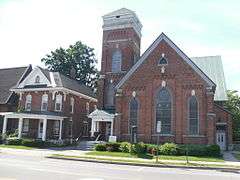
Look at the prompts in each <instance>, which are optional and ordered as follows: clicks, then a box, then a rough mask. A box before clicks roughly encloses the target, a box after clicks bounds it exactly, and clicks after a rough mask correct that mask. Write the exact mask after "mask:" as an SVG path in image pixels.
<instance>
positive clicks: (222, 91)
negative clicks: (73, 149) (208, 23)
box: [89, 8, 232, 149]
mask: <svg viewBox="0 0 240 180" xmlns="http://www.w3.org/2000/svg"><path fill="white" fill-rule="evenodd" d="M141 29H142V24H141V22H140V20H139V19H138V17H137V15H136V14H135V12H133V11H131V10H128V9H126V8H122V9H119V10H117V11H114V12H111V13H109V14H106V15H104V16H103V41H102V62H101V77H100V81H99V89H98V104H99V106H98V109H97V110H95V111H94V112H93V113H91V114H90V116H89V117H90V118H92V125H91V126H92V127H91V134H92V136H99V134H100V135H103V136H104V137H105V138H106V139H107V138H108V137H109V136H110V137H116V138H117V140H121V141H125V140H126V141H131V142H139V141H143V142H147V143H156V140H157V136H158V135H159V136H160V141H161V142H169V141H171V142H175V143H179V144H184V143H193V144H219V145H220V147H221V148H222V149H227V147H228V146H229V145H230V144H231V143H232V123H231V114H230V113H229V112H228V111H227V110H226V109H225V108H224V106H223V102H224V101H226V100H227V95H226V83H225V77H224V71H223V65H222V61H221V57H220V56H206V57H194V58H190V57H188V56H187V55H186V54H185V53H184V52H183V51H182V50H181V49H180V48H179V47H178V46H177V45H176V44H175V43H174V42H173V41H172V40H171V39H170V38H169V37H167V36H166V35H165V34H164V33H162V34H160V35H159V36H158V38H157V39H156V40H155V41H154V42H153V43H152V44H151V45H150V46H149V47H148V48H147V50H146V51H145V52H144V53H142V54H141V53H140V47H141Z"/></svg>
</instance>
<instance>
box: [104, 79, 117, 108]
mask: <svg viewBox="0 0 240 180" xmlns="http://www.w3.org/2000/svg"><path fill="white" fill-rule="evenodd" d="M114 94H115V93H114V85H113V83H111V82H109V84H108V86H107V92H106V105H107V106H108V107H111V106H113V105H114Z"/></svg>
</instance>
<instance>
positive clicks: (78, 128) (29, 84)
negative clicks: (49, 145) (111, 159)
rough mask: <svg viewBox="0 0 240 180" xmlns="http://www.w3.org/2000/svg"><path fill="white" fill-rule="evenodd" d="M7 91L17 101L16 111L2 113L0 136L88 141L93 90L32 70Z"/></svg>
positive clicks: (47, 73) (63, 77)
mask: <svg viewBox="0 0 240 180" xmlns="http://www.w3.org/2000/svg"><path fill="white" fill-rule="evenodd" d="M10 91H11V92H12V93H15V94H16V95H17V96H18V98H19V103H18V108H17V109H16V110H15V111H6V112H1V113H0V116H2V119H3V125H2V134H3V135H6V134H7V133H13V132H15V131H16V130H17V132H18V138H22V137H26V138H34V139H42V140H43V141H46V140H54V141H60V142H61V141H62V140H71V139H73V138H74V139H76V138H83V137H90V134H89V133H90V127H91V122H89V118H88V117H87V115H88V114H89V113H90V112H92V111H93V110H94V108H95V105H96V103H97V99H96V97H95V95H94V93H93V92H92V90H91V89H90V88H88V87H86V86H85V85H83V84H80V83H79V82H78V81H76V80H74V79H73V78H69V77H67V76H65V75H63V74H61V73H59V72H51V71H49V70H46V69H42V68H41V67H35V68H34V69H33V70H32V71H31V72H30V73H29V74H28V75H27V76H26V77H25V79H24V80H22V81H21V82H20V83H17V84H15V86H13V87H12V88H11V89H10Z"/></svg>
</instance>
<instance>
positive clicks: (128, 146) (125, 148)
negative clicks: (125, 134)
mask: <svg viewBox="0 0 240 180" xmlns="http://www.w3.org/2000/svg"><path fill="white" fill-rule="evenodd" d="M119 150H120V151H121V152H125V153H129V152H130V151H131V143H129V142H122V143H121V144H120V147H119Z"/></svg>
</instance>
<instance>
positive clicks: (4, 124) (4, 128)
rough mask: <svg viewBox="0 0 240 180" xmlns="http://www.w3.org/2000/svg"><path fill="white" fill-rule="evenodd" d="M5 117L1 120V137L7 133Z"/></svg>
mask: <svg viewBox="0 0 240 180" xmlns="http://www.w3.org/2000/svg"><path fill="white" fill-rule="evenodd" d="M7 120H8V119H7V117H6V116H4V119H3V129H2V134H3V136H4V135H6V132H7Z"/></svg>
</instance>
